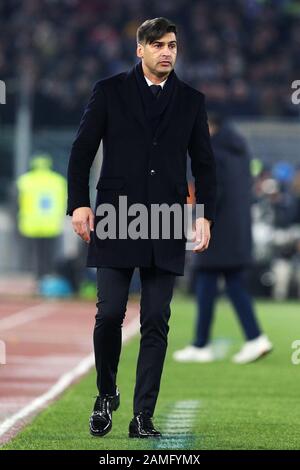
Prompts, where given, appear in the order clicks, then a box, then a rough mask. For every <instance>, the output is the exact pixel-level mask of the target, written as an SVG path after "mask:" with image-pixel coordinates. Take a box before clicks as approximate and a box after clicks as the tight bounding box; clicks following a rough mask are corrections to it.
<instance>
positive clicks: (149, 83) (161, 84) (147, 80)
mask: <svg viewBox="0 0 300 470" xmlns="http://www.w3.org/2000/svg"><path fill="white" fill-rule="evenodd" d="M144 77H145V80H146V82H147V84H148V85H149V86H150V85H157V83H152V82H151V80H149V78H147V77H146V75H144ZM167 80H168V79H167V78H166V79H165V80H164V81H163V82H160V83H158V85H160V86H161V87H162V88H163V87H164V84H165V83H166V81H167Z"/></svg>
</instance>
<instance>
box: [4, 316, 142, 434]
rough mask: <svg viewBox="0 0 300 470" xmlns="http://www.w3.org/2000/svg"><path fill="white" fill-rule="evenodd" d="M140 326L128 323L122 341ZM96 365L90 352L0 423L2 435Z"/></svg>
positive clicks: (138, 321) (132, 321)
mask: <svg viewBox="0 0 300 470" xmlns="http://www.w3.org/2000/svg"><path fill="white" fill-rule="evenodd" d="M139 328H140V319H139V317H138V318H134V319H133V320H131V321H130V323H129V324H128V325H126V326H125V327H124V329H123V335H122V336H123V338H122V343H124V342H126V341H128V340H129V339H130V338H132V337H133V336H134V335H135V334H136V333H137V332H138V331H139ZM93 365H94V353H91V354H89V355H88V356H87V357H85V358H84V359H83V360H82V361H80V362H79V364H78V365H77V366H76V367H74V368H73V369H71V370H70V371H69V372H66V373H65V374H63V375H62V376H61V377H60V379H59V380H58V381H57V382H56V383H55V384H54V385H53V386H52V387H51V388H50V389H49V390H48V392H46V393H44V394H43V395H40V396H39V397H37V398H35V399H34V400H33V401H32V402H30V403H29V404H28V405H26V406H25V407H24V408H22V409H21V410H20V411H18V412H17V413H15V414H14V415H12V416H11V417H10V418H7V419H6V420H5V421H3V422H2V423H1V424H0V437H1V436H3V434H5V433H6V432H7V431H9V430H10V429H11V428H12V427H13V426H14V425H15V424H16V423H17V422H18V421H21V420H23V419H24V418H26V417H27V416H28V415H30V414H32V413H35V412H37V411H38V410H39V409H40V408H42V407H43V406H44V405H45V404H46V403H48V402H49V401H52V400H53V399H54V398H56V397H57V396H58V395H60V394H61V393H62V392H63V391H64V390H65V389H66V388H68V387H69V386H70V385H71V384H72V382H73V381H74V380H75V379H77V378H79V377H81V376H82V375H84V374H86V373H87V372H88V370H89V369H90V368H91V367H92V366H93Z"/></svg>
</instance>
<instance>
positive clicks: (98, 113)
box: [66, 82, 107, 215]
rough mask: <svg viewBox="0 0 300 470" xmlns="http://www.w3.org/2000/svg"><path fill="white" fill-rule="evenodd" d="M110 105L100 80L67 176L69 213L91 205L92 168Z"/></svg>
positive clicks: (82, 122) (89, 102)
mask: <svg viewBox="0 0 300 470" xmlns="http://www.w3.org/2000/svg"><path fill="white" fill-rule="evenodd" d="M106 116H107V108H106V101H105V95H104V92H103V89H102V85H101V82H96V83H95V85H94V88H93V91H92V94H91V96H90V99H89V101H88V103H87V105H86V108H85V110H84V113H83V116H82V118H81V121H80V124H79V129H78V131H77V135H76V137H75V140H74V142H73V144H72V148H71V153H70V158H69V164H68V171H67V178H68V202H67V212H66V214H67V215H72V214H73V211H74V210H75V209H76V208H78V207H90V191H89V176H90V168H91V166H92V163H93V161H94V158H95V155H96V153H97V150H98V148H99V145H100V142H101V139H102V137H103V134H104V130H105V125H106Z"/></svg>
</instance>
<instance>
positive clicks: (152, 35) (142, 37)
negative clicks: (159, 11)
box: [136, 17, 177, 44]
mask: <svg viewBox="0 0 300 470" xmlns="http://www.w3.org/2000/svg"><path fill="white" fill-rule="evenodd" d="M166 33H174V34H175V35H176V36H177V28H176V25H175V24H174V23H172V22H171V21H170V20H168V19H167V18H162V17H161V18H153V19H152V20H146V21H144V23H142V24H141V26H139V27H138V29H137V33H136V40H137V42H138V43H144V44H151V43H152V42H154V41H157V40H158V39H160V38H161V37H163V36H164V35H165V34H166Z"/></svg>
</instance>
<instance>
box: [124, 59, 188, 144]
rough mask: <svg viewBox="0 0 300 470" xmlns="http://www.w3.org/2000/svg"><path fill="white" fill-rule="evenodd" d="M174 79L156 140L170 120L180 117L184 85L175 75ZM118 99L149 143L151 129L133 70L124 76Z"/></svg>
mask: <svg viewBox="0 0 300 470" xmlns="http://www.w3.org/2000/svg"><path fill="white" fill-rule="evenodd" d="M174 79H175V86H174V93H173V95H172V97H171V99H170V102H169V104H168V106H167V108H166V110H165V112H164V114H163V118H162V119H161V121H160V123H159V125H158V128H157V130H156V134H155V136H156V137H157V138H159V137H160V136H161V135H162V134H163V132H164V131H165V130H166V128H167V127H168V125H169V124H170V121H171V119H172V118H173V119H174V120H178V117H180V115H181V114H180V110H181V109H182V105H183V95H184V90H183V88H184V83H183V82H181V81H180V80H179V79H178V78H177V76H176V74H175V77H174ZM120 97H121V99H122V100H123V102H124V104H125V106H126V109H127V111H128V112H129V113H132V114H133V115H134V118H135V119H136V121H137V122H138V123H139V124H140V125H141V126H142V127H143V130H144V132H145V134H146V136H147V138H148V139H149V141H151V140H152V133H151V127H150V125H149V122H148V120H147V118H146V115H145V112H144V109H143V103H142V98H141V96H140V92H139V89H138V85H137V83H136V78H135V74H134V68H132V69H131V70H129V71H128V72H127V74H126V75H125V78H124V79H123V80H122V81H121V82H120Z"/></svg>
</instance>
